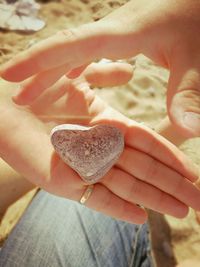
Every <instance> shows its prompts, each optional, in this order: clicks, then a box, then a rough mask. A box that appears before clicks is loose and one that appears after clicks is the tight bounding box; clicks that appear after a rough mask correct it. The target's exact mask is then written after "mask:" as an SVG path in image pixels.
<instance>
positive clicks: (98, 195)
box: [42, 154, 147, 224]
mask: <svg viewBox="0 0 200 267" xmlns="http://www.w3.org/2000/svg"><path fill="white" fill-rule="evenodd" d="M87 186H88V185H85V182H84V181H83V180H82V179H81V178H80V176H79V175H78V174H77V173H76V172H75V171H74V170H73V169H71V168H70V167H69V166H68V165H66V164H65V163H64V162H63V161H62V160H61V159H60V158H59V156H58V155H57V154H54V157H53V159H52V162H51V180H50V182H48V181H47V182H45V183H43V184H42V187H43V188H44V189H45V190H47V191H48V192H50V193H51V192H52V193H54V194H56V195H59V196H62V197H66V198H68V199H72V200H75V201H79V200H80V199H81V197H82V196H83V194H84V193H85V190H86V188H87ZM85 205H86V206H87V207H89V208H91V209H94V210H96V211H99V212H101V213H103V214H105V215H108V216H111V217H114V218H116V219H120V220H123V221H128V222H131V223H137V224H141V223H144V222H145V221H146V219H147V214H146V212H145V210H144V209H142V208H140V207H138V206H137V205H135V204H133V203H130V202H128V201H126V200H124V199H122V198H120V197H119V196H117V195H115V194H113V193H112V192H111V191H110V190H109V189H108V188H106V187H105V186H104V185H101V184H95V185H94V189H93V191H92V193H91V195H90V197H89V199H88V200H87V201H86V203H85Z"/></svg>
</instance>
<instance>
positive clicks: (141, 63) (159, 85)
mask: <svg viewBox="0 0 200 267" xmlns="http://www.w3.org/2000/svg"><path fill="white" fill-rule="evenodd" d="M125 2H126V1H125V0H121V1H120V0H118V1H117V0H116V1H111V0H102V1H100V0H93V1H89V0H79V1H78V0H74V1H73V0H71V1H70V0H68V1H67V0H65V1H64V0H63V1H43V3H41V10H40V17H41V18H42V19H44V20H45V22H46V24H47V25H46V27H45V28H44V29H43V30H41V31H39V32H37V33H33V34H22V33H19V32H18V33H17V32H9V31H0V64H2V63H3V62H6V61H7V60H8V59H10V58H12V57H13V56H14V55H16V54H17V53H18V52H20V51H22V50H24V49H26V48H28V47H29V46H31V45H33V44H34V43H36V42H37V41H38V40H41V39H44V38H46V37H48V36H50V35H52V34H54V33H56V32H57V31H58V30H62V29H64V28H70V27H75V26H78V25H80V24H83V23H86V22H89V21H95V20H98V19H100V18H101V17H103V16H105V15H106V14H108V13H109V12H111V11H112V10H113V9H115V8H118V7H120V5H122V4H124V3H125ZM0 12H1V11H0ZM129 62H130V63H132V64H134V63H135V62H136V69H135V73H134V78H133V79H132V80H131V81H130V82H129V83H128V84H127V85H125V86H121V87H118V88H109V89H108V88H105V89H101V90H100V89H96V92H97V94H99V95H100V97H102V98H103V99H104V100H105V101H106V102H108V103H109V104H110V105H112V106H113V107H114V108H116V109H118V110H119V111H120V112H122V113H123V114H125V115H126V116H128V117H130V118H132V119H134V120H137V121H139V122H143V123H145V124H146V125H148V126H150V127H155V126H156V125H157V124H158V123H159V122H160V121H161V120H162V119H163V118H164V117H165V116H166V106H165V93H166V87H167V79H168V75H169V73H168V71H167V70H165V69H163V68H160V67H159V66H157V65H156V64H154V63H153V62H152V61H150V60H149V59H147V58H145V57H144V56H143V55H139V56H137V57H135V58H133V59H130V60H129ZM0 82H1V81H0ZM181 150H182V151H184V152H185V153H186V154H187V155H188V156H189V157H190V158H191V159H192V160H193V161H194V162H195V163H197V164H198V163H199V160H200V139H199V138H196V139H193V140H189V141H187V142H185V143H184V144H183V145H182V146H181ZM34 193H35V191H32V192H29V193H28V194H27V195H25V196H24V197H23V198H21V199H20V200H19V201H17V202H16V203H14V204H13V205H12V206H11V207H9V209H8V210H7V212H6V214H5V215H4V217H3V219H2V221H1V223H0V244H3V242H4V240H5V239H6V237H7V236H8V234H9V232H10V231H11V229H12V228H13V226H14V225H15V224H16V222H17V220H18V219H19V217H20V216H21V214H22V213H23V211H24V209H25V208H26V207H27V204H28V203H29V201H31V199H32V197H33V195H34ZM150 224H151V229H152V231H151V236H152V242H153V247H154V256H155V259H156V262H157V266H159V267H160V266H161V267H168V266H169V267H173V266H174V265H175V263H174V258H175V259H176V261H177V262H180V261H182V260H184V259H187V258H195V259H199V261H200V253H199V251H200V225H199V224H198V223H197V221H196V219H195V214H194V212H193V211H192V210H191V211H190V213H189V215H188V216H187V218H185V219H183V220H177V219H174V218H172V217H170V216H165V217H164V216H161V215H160V214H156V213H152V212H150ZM191 267H192V266H191Z"/></svg>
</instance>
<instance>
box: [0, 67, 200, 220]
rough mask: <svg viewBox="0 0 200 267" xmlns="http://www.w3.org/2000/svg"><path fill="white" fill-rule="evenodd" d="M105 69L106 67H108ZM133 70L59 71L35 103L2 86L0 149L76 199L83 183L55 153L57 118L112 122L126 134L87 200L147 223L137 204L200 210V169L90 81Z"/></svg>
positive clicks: (176, 212) (122, 77) (38, 179)
mask: <svg viewBox="0 0 200 267" xmlns="http://www.w3.org/2000/svg"><path fill="white" fill-rule="evenodd" d="M105 70H106V71H105ZM130 77H131V72H130V67H128V66H127V65H123V64H122V63H115V64H111V63H110V64H108V65H106V66H103V65H97V64H92V65H90V66H89V67H87V69H85V71H84V72H83V74H82V75H81V76H80V77H79V78H77V79H75V80H70V79H68V78H66V77H65V76H64V77H62V78H61V79H60V80H59V81H58V82H57V83H56V84H55V85H54V86H52V87H51V88H49V89H48V90H46V91H45V92H44V93H43V94H42V95H41V96H40V97H39V98H37V99H36V100H35V102H33V103H32V104H31V105H30V106H25V107H22V106H20V107H19V106H17V105H15V104H14V103H13V102H12V101H11V98H10V96H11V94H12V92H13V91H12V90H13V86H11V85H10V84H8V83H5V86H6V87H8V86H9V87H10V88H6V89H5V90H2V91H1V100H0V101H1V105H0V106H1V107H0V120H1V126H0V148H1V152H0V155H1V156H2V158H3V159H4V160H5V161H7V162H8V163H9V164H10V165H11V166H12V167H13V168H15V169H16V170H17V171H18V172H20V173H21V174H23V176H25V177H27V179H29V180H30V181H31V182H33V183H34V184H37V185H39V186H40V187H41V188H43V189H45V190H46V191H48V192H51V193H53V194H56V195H59V196H62V197H66V198H69V199H72V200H76V201H78V200H79V199H80V197H81V195H82V194H83V192H84V191H85V188H86V184H85V182H84V181H82V180H81V179H80V177H79V176H78V174H77V173H76V172H75V171H73V170H72V169H71V168H70V167H69V166H67V165H66V164H65V163H64V162H63V161H62V160H61V159H60V158H59V157H58V156H57V155H56V154H55V152H54V150H53V147H52V145H51V143H50V138H49V132H50V129H52V127H53V126H54V125H57V124H60V123H80V124H85V125H94V124H102V123H103V124H112V125H114V126H116V127H118V128H119V129H120V130H121V131H122V132H123V134H124V137H125V145H126V146H125V149H124V152H123V154H122V156H121V157H120V159H119V161H118V162H117V164H116V165H115V166H114V167H113V168H112V169H111V170H110V171H109V173H108V174H107V175H106V176H105V177H103V178H102V180H101V181H100V182H99V183H97V184H95V187H94V190H93V192H92V195H91V196H90V198H89V200H88V201H87V206H88V207H90V208H93V209H95V210H97V211H100V212H103V213H104V214H107V215H110V216H112V217H115V218H118V219H122V220H126V221H129V222H133V223H143V222H144V221H145V219H146V212H145V211H144V210H143V209H142V208H141V207H139V206H138V205H137V204H139V205H142V206H145V207H147V208H151V209H154V210H156V211H159V212H162V213H168V214H171V215H173V216H176V217H183V216H185V215H186V214H187V211H188V206H191V207H193V208H194V209H197V210H200V204H199V203H200V192H199V191H198V190H197V189H196V187H195V186H193V184H192V182H190V181H189V180H191V181H195V180H196V179H197V178H198V177H197V173H196V171H195V169H194V168H193V166H192V164H191V163H190V162H189V161H188V159H186V158H185V156H184V155H183V154H182V153H181V152H180V151H179V150H178V149H177V148H176V147H175V146H173V145H172V144H170V143H169V142H168V141H167V140H165V139H164V138H162V137H161V136H159V135H158V134H156V133H155V132H154V131H152V130H150V129H148V128H147V127H145V126H143V125H140V124H138V123H136V122H134V121H132V120H130V119H128V118H126V117H125V116H123V115H122V114H120V113H119V112H117V111H115V110H113V109H112V108H111V107H109V106H107V105H106V104H105V103H104V102H103V101H102V100H101V99H100V98H99V97H98V96H96V95H95V94H94V92H93V91H92V90H90V84H91V83H92V84H94V85H114V81H116V83H117V84H121V83H123V82H126V81H127V79H129V78H130Z"/></svg>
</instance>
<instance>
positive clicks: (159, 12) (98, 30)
mask: <svg viewBox="0 0 200 267" xmlns="http://www.w3.org/2000/svg"><path fill="white" fill-rule="evenodd" d="M199 13H200V3H199V1H196V0H190V1H188V0H178V1H169V0H151V1H149V0H134V1H129V2H128V3H127V4H126V5H124V6H122V7H121V8H119V9H118V10H116V11H114V12H113V13H111V14H110V15H108V16H107V17H105V18H103V19H101V20H99V21H97V22H94V23H89V24H86V25H82V26H80V27H77V28H74V29H68V30H63V31H60V32H58V33H57V34H56V35H54V36H52V37H50V38H48V39H46V40H44V41H41V42H39V43H38V44H36V45H35V46H33V47H32V48H30V49H28V50H27V51H25V52H23V53H21V54H19V55H18V56H16V57H14V59H13V60H11V61H10V62H8V63H7V64H6V65H5V66H3V68H2V69H1V71H0V73H1V76H2V77H3V78H5V79H7V80H9V81H23V80H25V79H27V80H26V81H24V82H23V83H22V88H21V90H20V92H18V95H17V97H15V101H16V102H17V103H18V104H28V103H30V102H31V101H33V100H34V99H35V98H37V96H38V95H40V94H41V93H42V91H44V90H45V89H46V88H48V87H49V86H50V85H52V84H53V83H55V82H56V81H57V80H58V79H59V78H60V77H61V76H62V75H63V74H65V73H68V72H69V71H71V70H72V69H75V70H74V71H73V75H78V74H79V73H80V72H81V71H82V70H83V69H84V68H85V66H86V65H87V64H88V63H89V62H91V61H93V60H94V59H99V58H102V57H107V58H111V59H119V58H125V57H126V58H127V57H131V56H134V55H136V54H138V53H143V54H145V55H146V56H148V57H149V58H151V59H153V60H154V61H155V62H157V63H158V64H160V65H161V66H164V67H166V68H169V70H170V79H169V84H168V92H167V106H168V115H169V117H170V118H171V120H172V122H173V123H174V125H175V126H176V127H177V128H178V129H179V130H180V131H181V134H182V135H185V136H194V135H200V93H199V86H200V71H199V70H200V59H199V55H200V37H199V28H200V16H199ZM85 64H86V65H85ZM77 67H78V68H77Z"/></svg>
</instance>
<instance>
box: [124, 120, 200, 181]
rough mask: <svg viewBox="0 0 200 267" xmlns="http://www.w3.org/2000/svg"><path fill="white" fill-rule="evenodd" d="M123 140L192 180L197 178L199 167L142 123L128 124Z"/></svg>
mask: <svg viewBox="0 0 200 267" xmlns="http://www.w3.org/2000/svg"><path fill="white" fill-rule="evenodd" d="M125 140H126V143H127V145H129V146H130V147H134V148H135V149H138V150H139V151H142V152H144V153H146V154H148V155H150V156H151V157H153V158H155V159H157V160H158V161H160V162H162V163H163V164H165V165H167V166H169V167H170V168H172V169H174V170H176V171H177V172H178V173H180V174H181V175H182V176H184V177H186V178H187V179H189V180H191V181H192V182H194V181H196V180H197V179H198V177H199V169H198V168H197V167H196V166H195V165H194V164H193V163H192V162H191V160H190V159H188V158H187V157H186V156H185V155H184V154H183V153H182V152H181V151H180V150H179V149H178V148H177V147H176V146H175V145H173V144H171V143H170V142H169V141H167V140H166V139H165V138H163V137H162V136H160V135H158V134H157V133H156V132H154V131H152V130H151V129H149V128H147V127H145V126H144V125H138V124H137V125H134V126H130V127H129V129H128V131H127V132H126V133H125Z"/></svg>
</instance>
